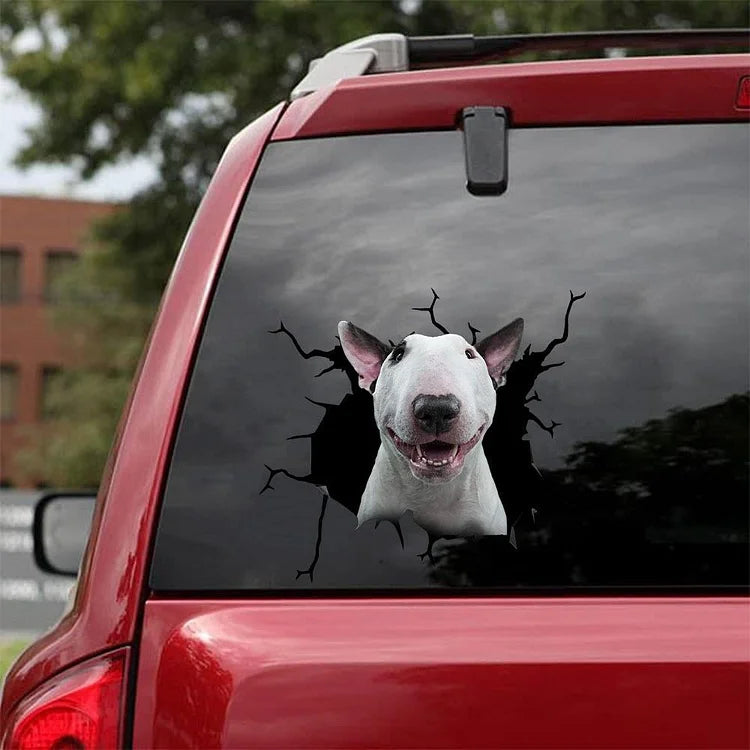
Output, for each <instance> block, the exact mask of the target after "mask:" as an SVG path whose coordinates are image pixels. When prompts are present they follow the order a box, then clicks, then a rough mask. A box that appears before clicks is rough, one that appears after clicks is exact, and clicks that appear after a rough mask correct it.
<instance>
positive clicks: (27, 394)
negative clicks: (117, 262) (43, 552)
mask: <svg viewBox="0 0 750 750" xmlns="http://www.w3.org/2000/svg"><path fill="white" fill-rule="evenodd" d="M114 208H115V204H111V203H96V202H91V201H77V200H67V199H50V198H27V197H20V196H0V482H1V483H2V484H3V485H6V486H7V485H12V486H18V487H24V486H29V485H33V484H34V483H35V482H38V481H41V480H43V478H39V477H37V478H29V477H25V476H23V475H22V473H21V472H20V470H19V468H18V467H17V466H16V462H15V460H14V459H15V456H16V454H17V453H18V450H19V449H20V448H21V447H22V445H23V441H24V432H27V431H28V427H29V426H32V425H35V424H38V423H40V422H42V421H43V420H44V418H45V394H46V390H47V388H48V386H49V382H50V379H51V377H52V376H53V375H54V374H55V373H57V372H59V371H60V370H61V369H62V368H64V367H65V366H66V365H67V364H70V362H71V359H72V358H73V357H74V352H73V351H72V350H71V347H70V346H69V345H68V344H67V342H66V338H65V337H64V336H63V335H62V334H61V333H60V332H59V331H58V330H56V328H55V327H54V325H53V324H52V321H51V319H50V315H49V307H50V305H53V304H54V292H53V289H54V284H55V280H56V279H57V278H59V276H60V274H61V273H63V272H64V271H65V270H66V269H67V268H69V264H71V263H75V262H76V259H77V256H78V253H79V250H80V248H81V247H82V244H83V241H84V239H85V236H86V233H87V231H88V229H89V227H90V225H91V222H92V221H93V220H94V219H97V218H99V217H101V216H104V215H105V214H107V213H110V212H111V211H112V210H114Z"/></svg>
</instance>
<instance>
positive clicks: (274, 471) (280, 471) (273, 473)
mask: <svg viewBox="0 0 750 750" xmlns="http://www.w3.org/2000/svg"><path fill="white" fill-rule="evenodd" d="M263 466H265V467H266V469H268V479H267V480H266V483H265V485H264V486H263V489H262V490H261V491H260V492H259V493H258V494H259V495H262V494H263V493H264V492H265V491H266V490H273V489H275V487H273V485H272V484H271V482H272V481H273V478H274V477H275V476H277V475H278V474H283V475H284V476H285V477H289V479H294V480H296V481H298V482H307V483H309V484H311V483H312V475H311V474H307V475H306V476H304V477H300V476H297V475H296V474H292V473H290V472H288V471H287V470H286V469H272V468H271V467H270V466H269V465H268V464H263Z"/></svg>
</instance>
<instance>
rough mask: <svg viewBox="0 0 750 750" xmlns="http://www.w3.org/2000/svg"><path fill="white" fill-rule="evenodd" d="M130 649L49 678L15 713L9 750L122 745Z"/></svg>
mask: <svg viewBox="0 0 750 750" xmlns="http://www.w3.org/2000/svg"><path fill="white" fill-rule="evenodd" d="M126 653H127V650H126V649H121V650H119V651H115V652H112V653H109V654H106V655H105V656H100V657H97V658H96V659H92V660H90V661H87V662H84V663H83V664H79V665H78V666H76V667H73V668H72V669H70V670H68V671H66V672H63V673H61V674H59V675H57V676H55V677H52V678H50V679H49V680H48V681H47V682H46V683H45V684H44V685H43V686H42V687H41V688H40V689H39V690H37V691H36V692H34V693H32V694H31V695H30V696H28V697H26V698H24V699H23V700H22V701H21V702H20V703H19V704H18V706H17V707H16V709H15V710H14V711H13V713H12V714H11V716H10V720H9V722H8V726H7V728H6V731H5V735H4V737H3V743H2V747H3V748H8V749H9V750H42V748H43V749H44V750H93V749H94V748H113V747H118V746H120V745H121V744H122V735H121V729H122V708H123V698H124V690H123V687H124V678H125V661H126Z"/></svg>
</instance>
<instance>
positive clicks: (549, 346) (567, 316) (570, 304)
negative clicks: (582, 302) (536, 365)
mask: <svg viewBox="0 0 750 750" xmlns="http://www.w3.org/2000/svg"><path fill="white" fill-rule="evenodd" d="M585 296H586V292H584V293H583V294H573V291H572V290H570V300H569V301H568V308H567V310H565V325H564V326H563V334H562V336H561V337H560V338H557V339H552V341H550V342H549V344H547V348H546V349H545V350H544V351H543V352H541V355H542V360H544V359H546V357H547V356H548V355H549V354H551V352H552V350H553V349H554V348H555V347H556V346H559V345H560V344H564V343H565V342H566V341H567V340H568V332H569V330H570V311H571V310H572V309H573V304H574V303H575V302H578V300H579V299H583V298H584V297H585ZM561 364H563V363H562V362H561V363H560V364H559V365H557V364H556V365H547V367H546V369H547V370H549V369H550V368H551V367H559V366H560V365H561Z"/></svg>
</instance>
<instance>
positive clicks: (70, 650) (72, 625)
mask: <svg viewBox="0 0 750 750" xmlns="http://www.w3.org/2000/svg"><path fill="white" fill-rule="evenodd" d="M282 108H283V106H282V105H279V106H277V107H276V108H275V109H273V110H271V111H270V112H268V113H267V114H265V115H264V116H263V117H261V118H260V119H258V120H256V121H255V122H254V123H253V124H252V125H250V126H248V127H247V128H245V130H243V131H242V132H241V133H240V134H238V135H237V136H236V137H235V138H234V139H233V140H232V142H231V143H230V145H229V147H228V149H227V151H226V153H225V154H224V157H223V158H222V160H221V163H220V164H219V167H218V168H217V171H216V174H215V176H214V178H213V180H212V181H211V185H210V186H209V188H208V190H207V192H206V195H205V197H204V198H203V201H202V203H201V206H200V208H199V210H198V212H197V214H196V216H195V219H194V220H193V223H192V225H191V227H190V230H189V231H188V234H187V237H186V239H185V243H184V244H183V247H182V249H181V251H180V255H179V258H178V260H177V263H176V265H175V268H174V270H173V272H172V276H171V279H170V281H169V284H168V286H167V289H166V291H165V293H164V297H163V299H162V305H161V307H160V310H159V313H158V315H157V318H156V322H155V323H154V327H153V329H152V332H151V336H150V346H148V351H147V353H146V354H145V356H144V359H143V361H142V363H141V368H140V377H139V378H138V380H137V383H136V385H135V387H134V390H133V392H132V393H131V396H130V399H129V402H128V405H127V406H126V409H125V412H124V414H123V417H122V420H121V422H120V427H119V430H118V436H117V440H116V444H115V448H114V450H113V452H112V454H111V456H110V461H109V463H108V466H107V468H106V470H105V475H104V477H103V480H102V484H101V487H100V491H99V499H98V503H97V510H96V513H95V515H94V520H93V525H92V538H91V540H90V543H89V547H88V550H87V553H86V557H85V558H84V563H83V568H82V572H81V577H80V582H79V592H78V596H77V599H76V603H75V606H74V607H73V610H72V611H71V612H70V613H69V614H68V615H66V616H65V617H64V618H63V619H62V620H61V621H60V623H59V624H58V625H57V626H56V627H55V628H54V629H53V630H52V631H51V632H50V633H48V634H47V635H45V636H44V637H43V638H41V639H40V640H39V641H37V642H36V643H35V644H34V645H33V646H32V648H31V649H30V651H29V652H27V654H26V655H25V657H24V658H23V659H22V660H20V661H19V662H18V663H17V664H16V666H15V668H14V669H13V670H12V671H11V672H10V673H9V675H8V678H7V685H6V687H5V690H4V691H3V698H2V705H1V706H0V723H2V720H4V719H5V717H6V716H7V712H8V711H9V709H10V708H11V706H13V705H14V704H15V703H16V702H17V701H18V700H19V699H20V698H21V697H22V696H23V695H24V694H26V693H27V692H28V691H29V690H31V689H32V688H33V687H35V686H36V685H37V684H39V683H40V682H41V681H42V680H44V679H46V678H47V677H49V676H50V675H52V674H54V673H55V672H57V671H58V670H60V669H62V668H63V667H65V666H66V665H68V664H70V663H72V662H75V661H78V660H80V659H82V658H85V657H86V656H88V655H90V654H92V653H95V652H97V651H101V650H103V649H105V648H109V647H112V646H117V645H121V644H124V643H127V642H129V641H131V640H132V639H133V636H134V632H135V623H136V618H137V615H138V612H139V608H140V606H141V602H142V598H143V597H145V593H146V592H145V591H144V587H145V571H146V569H147V564H148V555H149V550H150V540H151V536H152V532H153V525H154V518H155V511H156V508H157V503H158V499H159V493H160V489H161V483H162V476H163V473H164V469H165V465H166V460H167V455H168V452H169V447H170V444H171V440H172V433H173V430H174V427H175V422H176V418H177V414H178V412H179V408H180V404H181V401H182V395H183V389H184V387H185V384H186V379H187V374H188V371H189V367H190V362H191V358H192V354H193V349H194V347H195V345H196V342H197V340H198V334H199V332H200V327H201V324H202V321H203V316H204V313H205V311H206V306H207V302H208V299H209V295H210V291H211V288H212V285H213V280H214V278H215V276H216V273H217V270H218V268H219V265H220V262H221V258H222V255H223V251H224V248H225V245H226V243H227V239H228V237H229V236H230V233H231V230H232V226H233V221H234V217H235V215H236V213H237V211H238V209H239V206H240V205H241V203H242V199H243V197H244V194H245V189H246V187H247V184H248V182H249V180H250V178H251V177H252V174H253V172H254V170H255V167H256V165H257V162H258V159H259V157H260V154H261V152H262V149H263V146H264V145H265V143H266V141H267V138H268V135H269V133H270V132H271V130H272V128H273V126H274V124H275V123H276V121H277V119H278V117H279V114H280V113H281V111H282Z"/></svg>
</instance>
